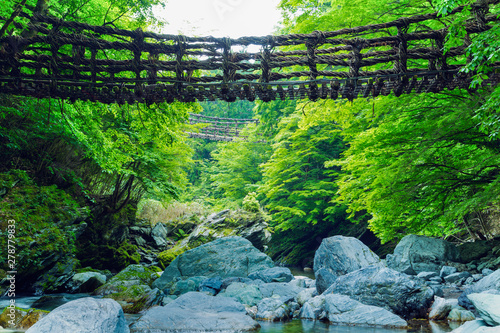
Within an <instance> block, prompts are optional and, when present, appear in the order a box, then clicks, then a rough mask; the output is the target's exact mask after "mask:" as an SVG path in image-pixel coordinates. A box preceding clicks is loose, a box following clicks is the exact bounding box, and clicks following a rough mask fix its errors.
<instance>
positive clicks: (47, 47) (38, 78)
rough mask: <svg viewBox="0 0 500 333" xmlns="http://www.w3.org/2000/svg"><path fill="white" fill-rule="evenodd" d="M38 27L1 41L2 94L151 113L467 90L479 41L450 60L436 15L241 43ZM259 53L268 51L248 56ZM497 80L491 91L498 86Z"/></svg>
mask: <svg viewBox="0 0 500 333" xmlns="http://www.w3.org/2000/svg"><path fill="white" fill-rule="evenodd" d="M496 2H498V1H497V0H489V1H482V2H481V5H476V6H475V7H474V8H475V10H476V14H477V15H476V18H477V19H471V20H470V21H469V22H468V23H467V24H466V26H465V29H466V32H467V34H468V36H469V37H471V38H472V37H473V35H474V34H478V33H481V32H483V31H486V30H488V29H490V25H489V24H490V23H491V22H494V21H496V20H498V18H497V16H496V15H493V14H488V8H489V7H488V5H489V4H490V3H496ZM461 10H462V8H461V7H459V8H457V9H455V10H454V11H453V12H452V13H451V14H450V15H454V14H456V13H458V12H460V11H461ZM29 18H30V19H31V25H30V27H29V29H31V30H32V31H36V34H35V35H34V36H32V37H27V38H23V37H20V36H5V37H2V38H0V46H1V47H0V93H7V94H16V95H25V96H35V97H39V98H46V97H52V98H64V99H69V100H77V99H80V100H91V101H99V102H102V103H137V102H138V103H148V104H152V103H159V102H164V101H166V102H174V101H180V102H193V101H196V100H199V101H204V100H216V99H221V100H225V101H230V102H231V101H235V100H236V99H246V100H250V101H253V100H255V99H261V100H264V101H269V100H274V99H296V98H309V99H311V100H316V99H319V98H332V99H336V98H347V99H354V98H357V97H368V96H378V95H379V94H382V95H386V94H389V93H391V92H393V93H394V94H395V95H397V96H399V95H400V94H403V93H414V92H416V93H420V92H437V91H441V90H443V89H455V88H457V87H458V88H467V87H468V85H469V82H470V81H469V79H470V78H469V77H468V76H467V75H464V74H462V73H460V72H459V71H460V69H461V68H462V67H463V66H464V65H465V64H466V63H467V61H468V60H467V57H466V56H465V49H466V47H467V40H469V41H470V38H469V39H467V40H465V41H464V44H463V45H461V46H457V47H453V48H451V49H450V50H448V51H447V52H445V50H444V48H443V44H444V41H445V38H446V35H447V33H448V30H447V27H446V26H445V25H443V26H442V27H441V28H438V29H436V30H427V31H422V30H419V28H417V25H421V23H422V22H424V21H429V20H435V19H436V18H437V14H436V13H432V14H426V15H418V16H413V17H408V18H401V19H398V20H395V21H392V22H388V23H382V24H373V25H367V26H360V27H354V28H348V29H341V30H337V31H324V32H322V31H316V32H313V33H310V34H290V35H281V36H264V37H242V38H237V39H230V38H214V37H187V36H178V35H167V34H158V33H153V32H145V31H142V30H140V29H138V30H135V31H130V30H123V29H115V28H112V27H109V26H91V25H88V24H84V23H79V22H72V21H63V20H60V19H57V18H54V17H50V16H43V15H32V16H29ZM382 31H383V32H384V34H382V33H381V32H382ZM361 36H362V37H361ZM251 45H257V46H258V47H260V51H259V52H251V51H245V49H246V48H248V47H249V46H251ZM247 50H248V49H247ZM498 76H499V75H498V74H494V75H491V76H490V79H489V80H486V81H485V82H484V83H485V84H488V83H496V82H498V79H499V77H498Z"/></svg>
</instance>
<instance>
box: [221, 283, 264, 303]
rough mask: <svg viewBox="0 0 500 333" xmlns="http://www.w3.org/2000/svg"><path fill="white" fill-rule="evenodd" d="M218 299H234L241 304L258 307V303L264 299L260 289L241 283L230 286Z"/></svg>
mask: <svg viewBox="0 0 500 333" xmlns="http://www.w3.org/2000/svg"><path fill="white" fill-rule="evenodd" d="M217 297H234V298H235V299H236V300H237V301H238V302H240V303H241V304H244V305H248V306H254V305H257V303H259V302H260V300H261V299H263V298H264V297H263V296H262V293H261V291H260V289H259V287H257V286H256V285H248V284H245V283H241V282H235V283H232V284H230V285H229V286H228V287H227V288H226V290H224V291H223V292H221V293H219V294H218V295H217Z"/></svg>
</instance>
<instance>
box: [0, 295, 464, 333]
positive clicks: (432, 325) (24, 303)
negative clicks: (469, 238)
mask: <svg viewBox="0 0 500 333" xmlns="http://www.w3.org/2000/svg"><path fill="white" fill-rule="evenodd" d="M52 296H53V297H52V299H51V301H50V302H45V303H44V304H43V306H41V307H37V308H41V309H43V310H48V311H50V310H53V309H55V308H56V307H58V306H60V305H62V304H65V303H67V302H70V301H72V300H75V299H78V298H81V297H88V296H89V295H88V294H57V295H52ZM38 299H40V296H26V297H18V298H16V306H17V307H20V308H23V309H29V308H31V307H32V305H33V303H35V302H36V301H37V300H38ZM8 304H9V299H8V298H0V312H1V311H3V309H4V308H5V307H6V306H7V305H8ZM125 317H126V319H127V321H128V322H129V323H132V322H134V321H135V320H137V319H138V318H139V317H140V315H129V314H125ZM259 323H260V325H261V329H260V330H259V331H258V333H414V332H419V333H446V332H450V331H452V330H453V329H454V328H456V327H458V325H457V326H449V325H448V324H447V323H436V322H428V321H425V320H418V321H412V322H410V327H411V328H410V329H404V330H401V329H385V328H377V327H357V326H356V327H355V326H338V325H329V324H326V323H323V322H320V321H310V320H292V321H289V322H284V323H279V322H278V323H273V322H259ZM0 332H2V333H7V332H10V333H20V332H24V331H20V330H8V329H4V330H1V329H0Z"/></svg>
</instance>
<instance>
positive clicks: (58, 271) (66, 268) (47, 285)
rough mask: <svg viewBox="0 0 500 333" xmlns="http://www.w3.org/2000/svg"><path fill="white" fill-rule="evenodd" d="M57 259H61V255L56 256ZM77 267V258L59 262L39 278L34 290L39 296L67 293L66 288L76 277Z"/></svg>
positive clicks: (33, 286)
mask: <svg viewBox="0 0 500 333" xmlns="http://www.w3.org/2000/svg"><path fill="white" fill-rule="evenodd" d="M56 257H58V258H59V255H56ZM44 262H45V261H44ZM77 265H78V261H77V260H76V259H75V258H66V259H60V260H58V263H57V264H56V265H54V266H53V267H52V268H51V269H49V270H48V271H46V272H45V273H43V274H42V275H40V276H39V277H38V278H37V280H36V282H35V283H34V284H33V285H32V286H31V288H32V290H33V291H34V292H35V293H37V294H45V293H47V294H50V293H59V292H63V291H65V289H66V288H65V286H66V285H67V284H68V283H69V282H70V280H71V278H72V277H73V275H75V269H76V267H77Z"/></svg>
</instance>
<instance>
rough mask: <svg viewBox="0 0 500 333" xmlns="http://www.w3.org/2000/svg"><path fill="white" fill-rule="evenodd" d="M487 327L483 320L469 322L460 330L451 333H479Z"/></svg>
mask: <svg viewBox="0 0 500 333" xmlns="http://www.w3.org/2000/svg"><path fill="white" fill-rule="evenodd" d="M485 326H486V323H485V322H484V320H481V319H478V320H473V321H468V322H466V323H465V324H463V325H462V326H460V327H459V328H457V329H454V330H453V331H452V332H451V333H476V332H478V333H479V330H480V329H482V328H485Z"/></svg>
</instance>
